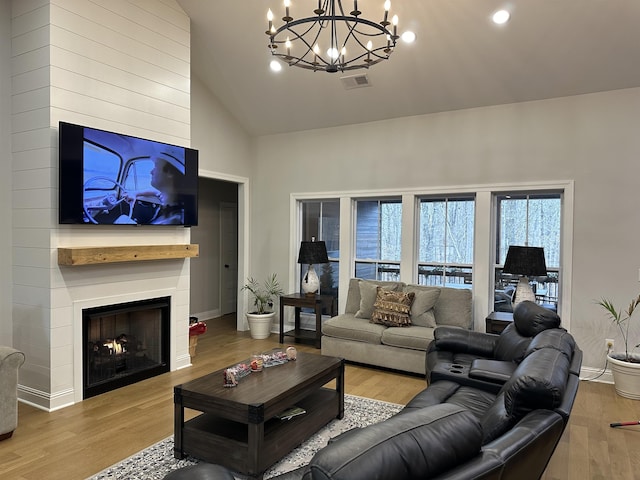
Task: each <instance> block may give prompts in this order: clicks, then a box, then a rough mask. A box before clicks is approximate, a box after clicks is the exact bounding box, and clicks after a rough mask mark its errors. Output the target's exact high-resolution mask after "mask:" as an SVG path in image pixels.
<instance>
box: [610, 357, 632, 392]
mask: <svg viewBox="0 0 640 480" xmlns="http://www.w3.org/2000/svg"><path fill="white" fill-rule="evenodd" d="M614 355H615V354H614ZM632 356H633V357H634V358H635V359H636V360H640V357H639V356H637V355H632ZM608 358H609V365H611V373H613V383H614V384H615V387H616V393H617V394H618V395H620V396H621V397H625V398H632V399H634V400H640V363H630V362H623V361H622V360H618V359H616V358H613V357H612V356H611V355H609V356H608Z"/></svg>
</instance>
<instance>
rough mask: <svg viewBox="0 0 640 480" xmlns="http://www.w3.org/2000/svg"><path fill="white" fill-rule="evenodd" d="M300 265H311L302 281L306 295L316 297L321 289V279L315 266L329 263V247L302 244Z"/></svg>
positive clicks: (313, 242)
mask: <svg viewBox="0 0 640 480" xmlns="http://www.w3.org/2000/svg"><path fill="white" fill-rule="evenodd" d="M298 263H301V264H302V263H305V264H307V265H309V267H308V269H307V274H306V275H305V276H304V278H303V279H302V291H303V292H304V293H305V294H306V295H315V294H316V292H317V291H318V290H319V288H320V279H319V278H318V274H317V273H316V270H315V268H314V267H313V266H314V265H315V264H318V263H329V257H328V256H327V246H326V245H325V243H324V242H315V241H311V242H301V243H300V252H299V253H298Z"/></svg>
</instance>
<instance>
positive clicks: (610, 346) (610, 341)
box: [604, 338, 613, 352]
mask: <svg viewBox="0 0 640 480" xmlns="http://www.w3.org/2000/svg"><path fill="white" fill-rule="evenodd" d="M604 347H605V348H606V349H607V352H610V351H611V350H613V338H605V340H604Z"/></svg>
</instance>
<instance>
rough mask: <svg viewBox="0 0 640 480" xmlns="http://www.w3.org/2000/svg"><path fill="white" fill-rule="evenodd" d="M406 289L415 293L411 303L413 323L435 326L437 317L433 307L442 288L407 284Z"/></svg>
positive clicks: (420, 325) (421, 325)
mask: <svg viewBox="0 0 640 480" xmlns="http://www.w3.org/2000/svg"><path fill="white" fill-rule="evenodd" d="M404 291H405V292H413V293H414V294H415V297H414V299H413V304H412V305H411V324H412V325H416V326H419V327H431V328H435V326H436V317H435V314H434V312H433V307H434V306H435V304H436V302H437V301H438V298H440V289H439V288H438V287H427V286H424V285H407V286H406V287H404Z"/></svg>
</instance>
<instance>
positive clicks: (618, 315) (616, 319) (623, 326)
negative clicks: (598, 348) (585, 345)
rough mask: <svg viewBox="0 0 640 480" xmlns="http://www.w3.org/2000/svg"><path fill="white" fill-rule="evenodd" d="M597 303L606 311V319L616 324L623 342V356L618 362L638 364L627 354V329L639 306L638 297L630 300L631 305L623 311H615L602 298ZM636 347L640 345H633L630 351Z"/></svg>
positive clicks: (609, 303) (612, 306) (610, 303)
mask: <svg viewBox="0 0 640 480" xmlns="http://www.w3.org/2000/svg"><path fill="white" fill-rule="evenodd" d="M597 303H598V305H600V306H601V307H602V308H604V309H605V310H606V312H607V314H608V317H609V318H610V319H611V321H612V322H613V323H615V324H616V326H617V327H618V330H619V331H620V335H621V336H622V341H623V342H624V354H620V357H621V358H619V360H624V361H625V362H634V363H638V360H636V359H634V358H633V357H632V356H631V354H630V352H629V350H630V348H629V347H630V346H629V327H630V325H631V317H632V316H633V314H634V312H635V311H636V308H637V307H638V305H640V295H638V297H637V298H634V299H633V300H631V303H630V304H629V307H628V308H627V309H626V310H623V309H622V308H620V309H617V308H616V307H615V306H614V305H613V303H612V302H611V301H610V300H608V299H606V298H603V299H602V300H600V301H599V302H597ZM638 346H640V344H637V345H633V346H632V347H631V350H633V349H634V348H637V347H638Z"/></svg>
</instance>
